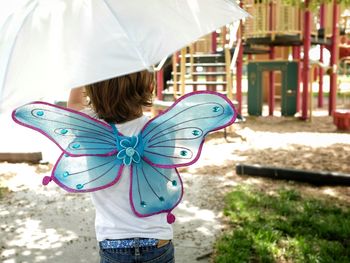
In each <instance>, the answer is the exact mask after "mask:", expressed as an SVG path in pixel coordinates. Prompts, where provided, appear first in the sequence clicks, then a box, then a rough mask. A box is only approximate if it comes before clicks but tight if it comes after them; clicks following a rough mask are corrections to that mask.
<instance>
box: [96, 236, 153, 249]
mask: <svg viewBox="0 0 350 263" xmlns="http://www.w3.org/2000/svg"><path fill="white" fill-rule="evenodd" d="M99 244H100V248H101V249H109V248H135V247H155V246H157V244H158V239H154V238H130V239H106V240H103V241H101V242H99Z"/></svg>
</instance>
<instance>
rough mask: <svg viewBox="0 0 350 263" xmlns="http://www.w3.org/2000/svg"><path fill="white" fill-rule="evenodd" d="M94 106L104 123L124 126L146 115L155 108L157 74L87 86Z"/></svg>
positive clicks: (144, 74)
mask: <svg viewBox="0 0 350 263" xmlns="http://www.w3.org/2000/svg"><path fill="white" fill-rule="evenodd" d="M85 89H86V94H87V96H88V97H89V98H90V105H91V106H92V108H93V109H94V110H95V112H96V113H97V115H98V117H99V118H100V119H103V120H105V121H107V122H115V123H122V122H126V121H130V120H133V119H135V118H137V117H140V116H141V115H142V106H151V105H152V91H153V74H152V73H150V72H148V71H147V70H145V71H140V72H136V73H131V74H128V75H124V76H120V77H116V78H113V79H108V80H104V81H101V82H98V83H94V84H90V85H87V86H85Z"/></svg>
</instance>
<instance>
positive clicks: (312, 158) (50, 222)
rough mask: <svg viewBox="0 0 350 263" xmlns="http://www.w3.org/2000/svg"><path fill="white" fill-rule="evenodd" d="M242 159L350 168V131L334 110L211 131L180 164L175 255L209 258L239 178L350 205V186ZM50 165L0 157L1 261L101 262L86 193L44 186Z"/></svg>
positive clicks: (184, 261) (188, 259)
mask: <svg viewBox="0 0 350 263" xmlns="http://www.w3.org/2000/svg"><path fill="white" fill-rule="evenodd" d="M238 163H245V164H262V165H270V166H278V167H289V168H299V169H308V170H316V171H317V170H319V171H334V172H343V173H349V174H350V133H343V132H337V131H336V129H335V126H333V125H332V120H331V118H330V117H320V118H314V121H313V122H312V123H305V122H300V121H298V120H296V119H292V118H290V119H288V118H277V117H274V118H271V117H269V118H248V119H247V121H246V122H245V123H240V124H235V132H234V133H232V134H231V135H230V137H229V138H228V141H226V140H225V139H224V138H223V134H222V133H216V134H215V135H213V136H211V137H210V138H209V140H208V141H207V142H206V144H205V146H204V148H203V154H202V156H201V158H200V160H199V161H198V162H197V163H196V164H195V165H193V166H191V167H189V168H185V169H182V170H181V171H180V172H181V175H182V178H183V181H184V187H185V194H184V199H183V201H182V203H181V204H180V205H179V206H178V208H177V209H176V210H175V211H174V213H175V215H176V217H177V220H176V222H175V224H174V234H175V238H174V243H175V247H176V258H177V262H181V263H192V262H209V261H210V257H208V254H210V253H211V252H212V246H213V242H214V240H215V238H216V237H217V236H218V235H220V233H221V232H222V230H223V229H224V228H225V224H224V217H223V215H222V210H223V205H224V204H223V197H224V195H225V193H226V192H227V191H229V190H230V189H232V187H234V186H236V185H238V184H254V185H256V186H258V187H261V188H263V189H266V191H270V190H273V189H275V188H277V187H279V186H281V185H284V186H286V187H298V189H301V190H302V191H303V192H305V193H307V194H310V195H315V196H318V197H321V198H327V199H335V200H342V201H344V202H346V203H348V204H349V205H350V190H349V187H341V186H339V187H313V186H310V185H307V184H296V183H293V182H289V183H288V182H283V181H273V180H269V179H260V178H253V177H249V176H237V175H236V174H235V172H234V171H235V165H236V164H238ZM50 169H51V165H36V166H31V165H27V164H6V163H1V164H0V186H3V187H6V188H8V189H9V193H7V194H6V193H5V196H4V197H3V198H2V200H0V218H1V220H0V231H1V235H0V261H1V262H4V263H13V262H30V263H32V262H57V263H60V262H62V263H63V262H64V263H67V262H97V261H98V260H97V259H98V252H97V246H96V241H95V235H94V229H93V221H94V211H93V207H92V205H91V201H90V199H89V197H88V195H73V194H67V193H66V192H64V191H63V190H61V189H60V188H59V187H57V186H56V185H55V184H50V185H49V186H46V187H43V186H42V185H41V178H42V177H43V176H46V175H49V174H50ZM209 256H210V255H209ZM198 257H202V258H203V259H202V260H199V261H198V260H197V259H198Z"/></svg>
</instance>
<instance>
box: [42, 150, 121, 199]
mask: <svg viewBox="0 0 350 263" xmlns="http://www.w3.org/2000/svg"><path fill="white" fill-rule="evenodd" d="M123 167H124V166H123V165H122V162H121V161H120V160H119V159H118V158H117V157H116V155H113V156H77V157H75V156H69V155H67V154H62V155H61V156H60V158H59V159H58V161H57V163H56V165H55V167H54V169H53V171H52V175H51V178H44V180H43V183H44V184H47V183H48V182H49V181H51V180H53V181H54V182H55V183H57V184H58V185H59V186H60V187H62V188H63V189H65V190H67V191H68V192H91V191H97V190H100V189H104V188H107V187H109V186H111V185H113V184H115V183H116V182H117V181H118V180H119V178H120V176H121V174H122V170H123Z"/></svg>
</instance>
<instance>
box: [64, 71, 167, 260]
mask: <svg viewBox="0 0 350 263" xmlns="http://www.w3.org/2000/svg"><path fill="white" fill-rule="evenodd" d="M152 90H153V75H152V73H150V72H148V71H141V72H137V73H132V74H129V75H125V76H121V77H116V78H113V79H109V80H105V81H102V82H99V83H95V84H91V85H87V86H86V87H85V91H84V88H77V89H73V90H72V91H71V94H70V97H69V100H68V108H71V109H74V110H81V111H83V112H84V113H86V114H88V115H90V116H92V117H94V118H97V119H100V120H104V121H106V122H108V123H114V125H115V126H116V128H117V130H118V131H119V132H121V133H122V134H123V135H125V136H135V135H137V134H138V133H139V132H140V131H141V129H142V128H143V126H144V125H145V124H146V123H147V121H148V117H147V116H145V115H144V114H143V107H144V106H146V107H147V106H151V104H152ZM84 93H86V95H85V94H84ZM86 98H88V100H86ZM86 101H87V102H86ZM129 189H130V176H129V168H126V169H124V170H123V174H122V176H121V177H120V180H119V181H118V183H116V184H115V185H113V186H111V187H109V188H106V189H103V190H100V191H96V192H92V193H91V197H92V202H93V204H94V206H95V208H96V219H95V230H96V237H97V240H98V241H99V245H100V257H101V261H100V262H101V263H104V262H154V263H157V262H159V263H160V262H174V246H173V244H172V242H171V240H172V238H173V230H172V226H171V224H168V223H167V220H166V214H165V213H161V214H156V215H153V216H149V217H137V216H136V215H135V213H134V212H133V211H132V209H131V206H130V199H129Z"/></svg>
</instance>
